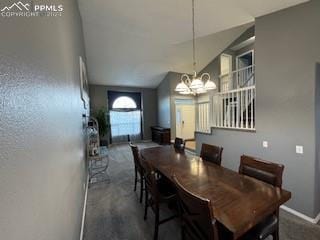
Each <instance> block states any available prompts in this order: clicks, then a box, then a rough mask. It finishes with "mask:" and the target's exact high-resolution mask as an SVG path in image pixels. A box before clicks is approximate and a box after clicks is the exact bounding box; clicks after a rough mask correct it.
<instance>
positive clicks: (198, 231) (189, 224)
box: [173, 176, 219, 240]
mask: <svg viewBox="0 0 320 240" xmlns="http://www.w3.org/2000/svg"><path fill="white" fill-rule="evenodd" d="M173 182H174V184H175V186H176V188H177V194H178V197H179V206H180V216H181V223H182V226H181V238H182V240H184V239H185V238H186V235H187V236H188V237H189V238H190V239H194V240H208V239H210V240H218V239H219V232H218V226H217V221H216V220H215V218H214V214H213V211H212V205H211V201H210V200H209V199H204V198H202V197H200V196H196V195H195V194H193V193H192V192H189V191H188V190H187V189H185V188H184V187H183V186H182V184H181V183H180V182H179V180H178V179H177V177H176V176H173Z"/></svg>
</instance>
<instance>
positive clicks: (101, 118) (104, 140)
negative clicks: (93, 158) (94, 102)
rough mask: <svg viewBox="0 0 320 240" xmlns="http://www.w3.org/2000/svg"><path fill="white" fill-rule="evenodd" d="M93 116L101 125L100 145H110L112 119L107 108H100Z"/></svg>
mask: <svg viewBox="0 0 320 240" xmlns="http://www.w3.org/2000/svg"><path fill="white" fill-rule="evenodd" d="M93 116H94V117H95V118H96V119H97V121H98V124H99V135H100V144H101V145H106V146H108V145H109V133H110V117H109V112H108V110H107V109H106V108H100V109H99V110H97V111H95V112H94V113H93Z"/></svg>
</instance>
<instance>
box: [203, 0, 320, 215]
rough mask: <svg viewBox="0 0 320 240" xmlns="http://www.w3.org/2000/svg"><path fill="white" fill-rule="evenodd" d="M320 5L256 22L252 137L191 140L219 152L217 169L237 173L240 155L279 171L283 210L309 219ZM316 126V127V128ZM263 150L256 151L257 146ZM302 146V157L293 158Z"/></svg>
mask: <svg viewBox="0 0 320 240" xmlns="http://www.w3.org/2000/svg"><path fill="white" fill-rule="evenodd" d="M319 11H320V2H319V1H311V2H309V3H306V4H302V5H299V6H296V7H292V8H289V9H286V10H283V11H280V12H276V13H273V14H270V15H266V16H263V17H259V18H257V19H256V24H255V32H256V43H255V54H256V82H257V83H256V88H257V102H256V104H257V106H256V130H257V131H256V132H255V133H248V132H239V131H230V130H218V129H216V130H214V131H213V134H212V135H209V136H208V135H202V134H197V151H198V152H199V150H200V147H201V143H203V142H207V143H212V144H216V145H221V146H223V147H224V153H223V165H224V166H227V167H230V168H232V169H235V170H236V169H237V168H238V165H239V159H240V155H241V154H243V153H246V154H251V155H255V156H258V157H261V158H265V159H269V160H272V161H276V162H279V163H282V164H284V165H285V171H284V188H286V189H288V190H290V191H292V194H293V196H292V199H291V200H290V202H288V203H287V204H286V205H288V206H289V207H291V208H293V209H295V210H297V211H300V212H302V213H304V214H306V215H308V216H310V217H315V216H316V214H317V213H318V212H319V210H320V209H319V204H315V201H316V199H319V196H317V195H318V194H319V193H318V192H319V191H316V189H318V188H319V182H316V181H315V179H317V176H316V174H319V173H317V172H316V171H315V169H316V168H315V163H316V159H315V156H316V142H315V129H316V128H315V124H316V122H315V78H316V77H315V72H316V71H315V64H316V62H319V59H320V47H319V42H320V31H319V22H320V15H319ZM317 124H319V123H317ZM263 140H267V141H269V148H268V149H265V148H262V141H263ZM296 145H303V146H304V154H303V155H298V154H296V153H295V146H296Z"/></svg>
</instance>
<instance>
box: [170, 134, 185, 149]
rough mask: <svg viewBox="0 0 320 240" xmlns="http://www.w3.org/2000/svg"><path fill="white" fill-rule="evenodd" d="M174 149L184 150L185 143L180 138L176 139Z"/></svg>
mask: <svg viewBox="0 0 320 240" xmlns="http://www.w3.org/2000/svg"><path fill="white" fill-rule="evenodd" d="M173 146H174V148H175V149H177V150H184V148H185V141H183V139H182V138H178V137H176V138H175V140H174V144H173Z"/></svg>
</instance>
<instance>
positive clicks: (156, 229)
mask: <svg viewBox="0 0 320 240" xmlns="http://www.w3.org/2000/svg"><path fill="white" fill-rule="evenodd" d="M155 210H156V211H155V217H156V219H155V222H154V235H153V240H158V232H159V206H156V207H155Z"/></svg>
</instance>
